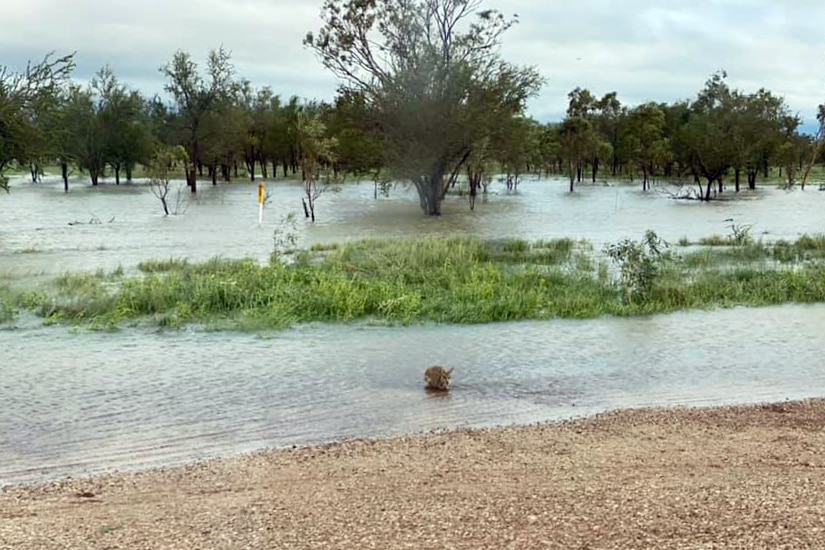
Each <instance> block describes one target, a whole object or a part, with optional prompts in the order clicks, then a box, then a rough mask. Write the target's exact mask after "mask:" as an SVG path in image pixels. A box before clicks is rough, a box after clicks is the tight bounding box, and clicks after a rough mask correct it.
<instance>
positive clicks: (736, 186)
mask: <svg viewBox="0 0 825 550" xmlns="http://www.w3.org/2000/svg"><path fill="white" fill-rule="evenodd" d="M733 174H734V179H733V185H734V189H735V190H736V192H737V193H738V192H739V178H740V177H741V176H742V169H741V168H737V169H735V170H734V171H733Z"/></svg>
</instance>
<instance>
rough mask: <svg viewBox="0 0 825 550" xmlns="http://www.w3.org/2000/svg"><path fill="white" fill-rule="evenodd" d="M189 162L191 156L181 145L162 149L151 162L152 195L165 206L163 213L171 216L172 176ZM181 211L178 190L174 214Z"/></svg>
mask: <svg viewBox="0 0 825 550" xmlns="http://www.w3.org/2000/svg"><path fill="white" fill-rule="evenodd" d="M188 162H189V155H188V154H187V153H186V149H184V148H183V147H181V146H180V145H178V146H176V147H160V148H158V149H157V150H156V151H155V154H154V155H153V156H152V159H151V160H150V161H149V166H148V167H147V168H148V172H149V187H150V188H151V189H152V193H153V194H154V195H155V196H156V197H157V198H158V200H159V201H160V203H161V205H162V206H163V213H164V214H165V215H167V216H168V215H169V201H168V196H169V190H170V187H171V184H172V175H173V174H174V172H175V170H176V169H177V168H178V166H180V165H181V164H183V165H184V166H185V165H186V164H187V163H188ZM180 210H181V197H180V189H178V198H177V202H176V203H175V208H174V210H173V211H172V213H173V214H178V213H179V212H180Z"/></svg>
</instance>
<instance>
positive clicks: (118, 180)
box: [115, 162, 120, 185]
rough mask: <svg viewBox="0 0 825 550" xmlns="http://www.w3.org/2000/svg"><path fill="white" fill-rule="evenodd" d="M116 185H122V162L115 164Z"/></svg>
mask: <svg viewBox="0 0 825 550" xmlns="http://www.w3.org/2000/svg"><path fill="white" fill-rule="evenodd" d="M115 185H120V163H119V162H118V163H116V164H115Z"/></svg>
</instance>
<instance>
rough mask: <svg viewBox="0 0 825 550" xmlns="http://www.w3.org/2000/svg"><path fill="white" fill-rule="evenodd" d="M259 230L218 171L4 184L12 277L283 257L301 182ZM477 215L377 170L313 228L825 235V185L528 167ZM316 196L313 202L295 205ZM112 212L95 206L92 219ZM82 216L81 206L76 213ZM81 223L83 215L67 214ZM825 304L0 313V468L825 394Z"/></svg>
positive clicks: (169, 457) (49, 472)
mask: <svg viewBox="0 0 825 550" xmlns="http://www.w3.org/2000/svg"><path fill="white" fill-rule="evenodd" d="M269 191H270V193H271V202H270V205H269V206H268V208H267V211H266V214H265V220H264V222H265V223H264V226H263V227H258V223H257V205H256V204H255V197H256V189H255V186H254V185H252V184H233V185H229V186H227V185H222V186H219V187H218V188H216V189H213V188H212V187H211V186H206V185H204V186H203V187H202V191H201V193H200V195H199V197H198V199H197V200H196V201H194V202H193V203H192V204H190V205H189V207H188V210H187V211H186V213H185V214H184V215H180V216H170V217H168V218H167V217H163V216H162V215H161V214H162V213H161V209H160V205H159V203H158V202H157V199H155V198H154V197H153V196H152V195H151V193H150V192H149V190H148V189H147V188H145V187H142V186H138V185H134V186H120V188H117V187H115V186H113V185H111V186H109V185H107V186H103V187H101V188H99V189H92V188H91V187H89V186H88V185H85V184H83V185H76V186H74V187H73V188H72V189H71V192H70V193H69V194H68V195H64V194H63V193H62V189H61V187H60V184H59V182H57V181H53V180H52V181H48V182H46V183H45V184H38V185H31V184H26V183H22V182H19V181H18V182H13V187H12V192H11V194H10V195H7V196H0V276H2V277H5V278H13V279H15V280H17V281H19V282H21V283H22V282H30V281H34V282H39V281H42V280H45V279H46V278H47V276H51V275H55V274H59V273H61V272H63V271H66V270H88V269H97V268H104V269H114V268H116V267H118V266H122V267H123V268H124V269H125V270H126V271H127V272H131V271H134V270H135V266H136V264H137V263H138V262H139V261H141V260H145V259H159V258H168V257H187V258H192V259H195V260H198V259H205V258H209V257H212V256H216V255H220V256H224V257H241V256H251V257H254V258H258V259H260V260H261V261H265V259H266V258H267V257H268V255H269V253H270V252H271V249H272V233H273V230H274V229H275V227H276V226H277V225H278V221H279V220H280V219H281V217H282V216H283V215H285V214H286V213H287V212H288V211H290V210H298V209H300V188H299V187H298V186H297V185H295V184H283V183H280V182H278V183H272V182H270V184H269ZM494 191H496V194H493V195H491V196H490V199H489V202H488V203H487V204H480V203H479V204H478V205H477V208H476V211H475V212H469V210H468V209H467V206H466V203H464V202H463V201H461V199H459V198H450V199H448V203H447V205H446V207H445V212H446V213H445V215H444V216H442V217H441V218H439V219H427V218H425V217H423V216H422V215H421V214H420V211H419V210H418V205H417V199H416V198H415V196H414V195H413V194H411V193H407V192H404V190H396V191H395V192H394V193H393V194H392V195H391V197H389V198H379V199H377V200H376V199H373V196H372V195H373V188H372V185H371V184H359V185H353V186H351V187H347V188H345V190H344V191H342V192H340V193H336V194H329V195H324V196H322V197H321V198H320V199H319V201H318V216H319V221H318V222H317V223H316V224H314V225H313V224H309V223H305V222H304V220H303V219H299V220H298V223H297V231H298V235H299V238H300V241H301V244H303V245H308V244H311V243H315V242H329V241H341V240H345V239H353V238H361V237H368V236H388V235H394V236H408V235H418V234H432V235H441V234H444V235H446V234H454V233H463V234H475V235H479V236H482V237H502V236H507V237H522V238H528V239H535V238H554V237H561V236H570V237H584V238H588V239H591V240H592V241H594V243H595V244H596V246H599V245H601V244H603V243H606V242H613V241H616V240H618V239H621V238H623V237H626V236H628V237H634V238H637V237H640V236H641V235H642V233H643V232H644V231H645V230H646V229H648V228H652V229H654V230H656V231H657V232H658V233H659V234H660V235H662V236H663V237H665V238H666V239H671V240H676V239H679V238H680V237H683V236H685V237H688V238H690V239H698V238H699V237H702V236H707V235H710V234H714V233H717V234H727V233H728V228H727V225H728V223H729V222H725V220H726V219H729V218H733V219H734V220H735V221H736V223H742V224H753V230H752V231H753V233H754V234H755V235H761V234H763V233H764V234H765V237H766V238H786V239H794V238H796V237H797V236H798V235H799V234H801V233H821V232H823V226H822V222H821V220H822V215H821V212H823V211H825V210H823V206H825V204H823V203H825V193H819V192H817V191H816V190H807V191H805V192H800V191H793V192H784V191H780V190H773V189H771V190H764V191H760V192H758V193H757V194H755V195H754V196H751V197H749V198H746V199H743V200H736V201H726V202H718V203H712V204H698V203H693V202H689V201H674V200H669V199H668V198H667V197H666V196H665V195H662V194H658V193H648V194H642V193H641V192H639V191H637V190H636V188H635V187H628V186H615V187H596V186H586V187H582V188H580V191H579V192H577V193H576V194H574V195H572V196H571V195H569V194H567V193H566V192H565V184H564V182H562V181H556V182H552V181H546V180H544V181H534V180H526V181H525V182H524V183H523V184H522V186H521V192H520V193H519V194H517V195H507V194H506V193H505V192H504V191H503V189H501V187H499V186H494ZM295 207H297V208H295ZM93 219H94V220H99V221H100V222H101V223H91V224H90V223H86V222H89V221H90V220H93ZM75 222H81V223H75ZM70 223H71V225H70ZM824 323H825V305H814V306H798V305H789V306H781V307H772V308H759V309H730V310H719V311H711V312H683V313H677V314H672V315H665V316H653V317H646V318H636V319H612V318H605V319H595V320H588V321H567V320H553V321H544V322H522V323H502V324H490V325H482V326H416V327H394V328H386V327H369V326H316V325H312V326H303V327H298V328H296V329H292V330H288V331H283V332H277V333H272V334H263V335H260V334H258V335H256V334H239V333H223V332H218V333H213V332H202V331H198V330H184V331H180V332H155V331H152V330H145V329H124V330H122V331H119V332H115V333H88V332H84V331H80V332H78V331H73V330H70V329H67V328H64V327H42V326H41V325H40V323H39V322H38V321H37V320H36V319H29V318H25V317H24V318H22V319H21V320H19V321H18V322H17V323H16V324H15V325H14V326H6V327H5V328H4V329H2V330H0V486H2V485H5V484H14V483H25V482H33V481H42V480H48V479H58V478H62V477H65V476H80V475H87V474H92V473H97V472H104V471H112V470H128V469H134V468H144V467H151V466H161V465H173V464H181V463H185V462H191V461H193V460H197V459H202V458H207V457H215V456H227V455H231V454H235V453H240V452H248V451H253V450H256V449H260V448H264V447H283V446H289V445H293V444H295V445H302V444H311V443H320V442H326V441H334V440H340V439H343V438H351V437H383V436H391V435H398V434H404V433H417V432H423V431H427V430H432V429H439V428H456V427H466V426H476V427H484V426H493V425H505V424H524V423H531V422H536V421H547V420H558V419H563V418H570V417H573V416H579V415H588V414H593V413H595V412H599V411H604V410H609V409H613V408H617V407H627V406H648V405H654V406H655V405H710V404H725V403H753V402H762V401H776V400H782V399H797V398H803V397H818V396H825V364H823V361H822V359H821V357H822V355H823V354H822V351H823V345H822V344H821V331H822V327H823V326H825V324H824ZM433 364H444V365H449V366H451V367H454V368H455V369H456V370H455V378H454V381H455V382H454V384H455V387H454V390H453V391H452V392H451V393H450V394H449V395H446V396H445V395H433V394H428V393H426V392H425V391H424V390H423V389H422V384H421V378H422V376H423V371H424V369H425V368H426V367H427V366H430V365H433Z"/></svg>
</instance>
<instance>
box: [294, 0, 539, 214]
mask: <svg viewBox="0 0 825 550" xmlns="http://www.w3.org/2000/svg"><path fill="white" fill-rule="evenodd" d="M480 7H481V0H419V1H411V0H326V2H325V3H324V7H323V10H322V14H321V17H322V19H323V21H324V26H323V28H322V29H321V30H320V32H319V33H318V34H317V35H313V34H312V33H309V34H308V35H307V37H306V39H305V40H304V43H305V44H306V45H307V46H309V47H310V48H312V49H313V50H314V51H315V52H316V53H317V54H318V55H319V57H320V59H321V62H322V63H323V64H324V66H325V67H327V68H328V69H329V70H331V71H332V72H333V73H334V74H335V75H336V76H337V77H338V78H339V79H340V80H341V83H342V90H343V91H344V92H345V93H347V92H349V93H358V94H361V95H362V96H363V97H364V99H365V101H366V104H367V105H368V106H369V114H370V116H372V117H374V119H375V121H376V123H377V125H378V126H379V127H380V129H381V133H382V136H383V138H384V154H385V159H384V164H385V166H386V167H387V169H388V170H389V171H390V172H391V173H392V175H393V176H394V177H395V178H396V179H399V180H408V181H411V182H412V183H413V184H414V185H415V187H416V189H417V191H418V195H419V200H420V205H421V208H422V209H423V210H424V212H425V213H426V214H428V215H439V214H440V213H441V203H442V200H443V198H444V195H445V194H446V192H447V188H448V187H449V185H450V183H451V181H454V179H455V178H456V177H458V174H459V173H460V171H461V170H462V168H463V167H464V166H465V164H466V163H467V162H468V160H469V159H470V157H471V155H472V153H473V151H474V149H475V148H476V147H478V146H479V144H480V143H483V142H484V139H485V138H487V137H490V136H491V135H492V133H493V130H494V128H495V127H496V126H497V125H499V124H503V123H506V122H507V121H509V120H510V119H512V118H513V117H516V116H519V115H521V114H522V113H523V111H524V108H525V102H526V100H527V99H528V98H529V97H531V96H532V95H534V94H536V93H537V92H538V90H539V88H540V86H541V84H542V78H541V77H540V76H539V75H538V73H537V72H536V71H535V70H534V69H532V68H520V67H516V66H514V65H511V64H509V63H506V62H505V61H503V60H502V59H501V56H500V53H499V46H500V43H501V37H502V35H503V33H504V32H505V31H506V30H507V29H508V28H510V26H511V25H512V24H513V23H514V20H508V19H506V18H505V17H504V16H503V15H502V14H500V13H499V12H497V11H495V10H489V9H485V10H482V9H480Z"/></svg>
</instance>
